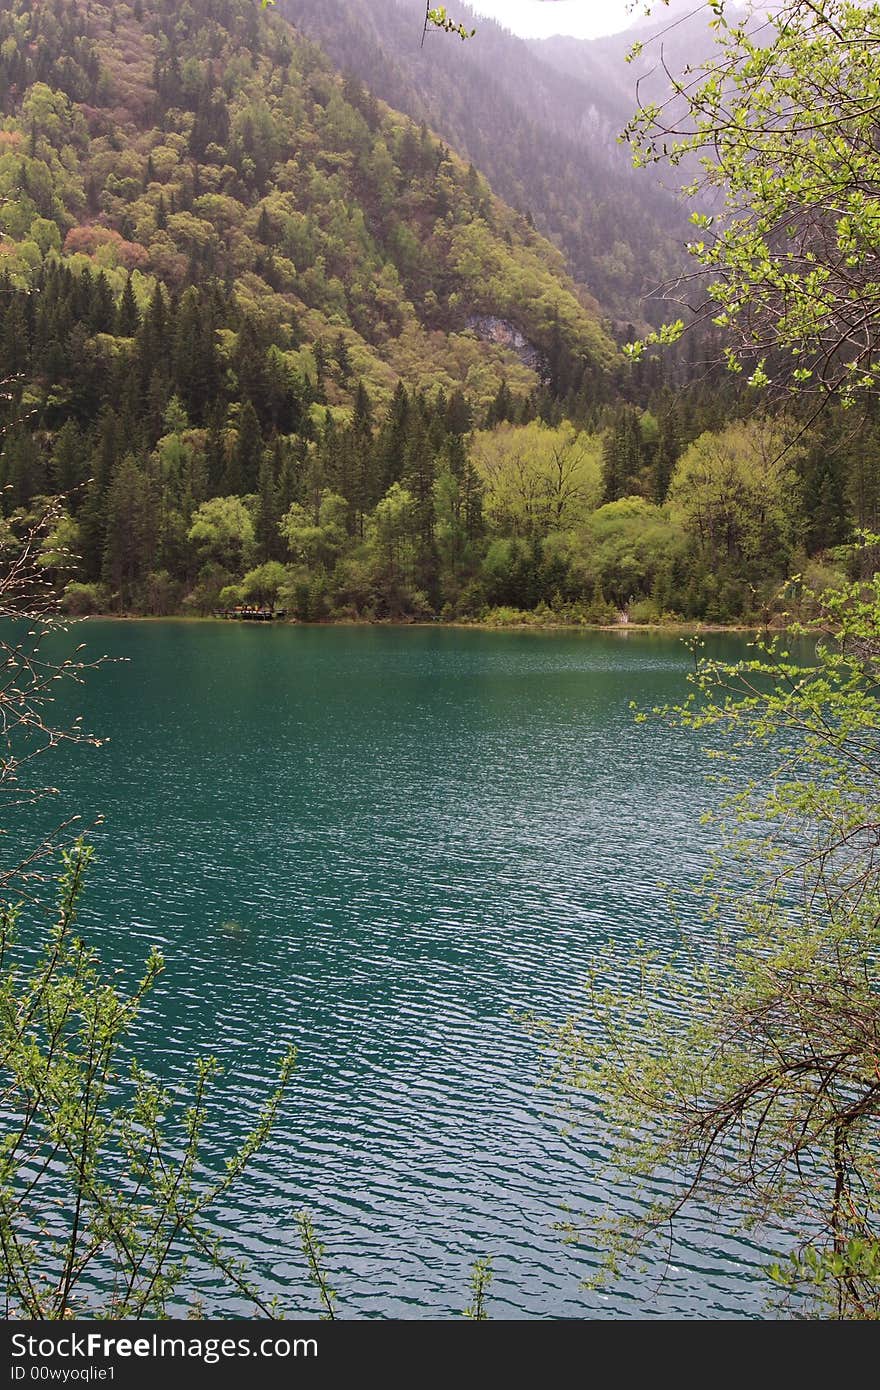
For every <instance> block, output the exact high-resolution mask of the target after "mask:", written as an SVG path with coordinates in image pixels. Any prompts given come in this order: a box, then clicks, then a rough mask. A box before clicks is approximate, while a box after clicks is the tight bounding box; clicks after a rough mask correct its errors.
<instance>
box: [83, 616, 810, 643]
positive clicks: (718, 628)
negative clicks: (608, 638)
mask: <svg viewBox="0 0 880 1390" xmlns="http://www.w3.org/2000/svg"><path fill="white" fill-rule="evenodd" d="M64 616H65V618H66V619H67V620H68V621H70V622H71V623H82V622H102V623H230V624H233V623H234V624H237V625H238V626H240V627H271V628H275V629H276V630H277V629H278V628H283V627H291V628H310V629H317V628H337V627H356V628H377V627H378V628H425V629H430V630H432V631H437V630H438V629H440V630H446V631H455V632H497V633H504V632H517V633H522V632H535V633H555V632H560V633H561V632H565V633H574V632H614V633H619V634H623V635H625V634H626V633H629V632H657V633H663V634H664V635H668V636H672V635H674V634H675V633H678V634H679V635H681V636H682V637H694V636H700V635H701V634H703V633H721V634H723V633H725V632H730V633H744V632H745V633H758V632H765V631H767V630H768V629H767V627H766V625H765V624H760V623H700V622H681V623H564V622H559V623H487V622H481V621H479V620H477V619H474V620H473V621H472V622H464V621H461V620H457V621H455V622H442V621H441V620H440V619H437V620H426V619H413V620H411V621H410V620H408V619H395V618H339V619H336V620H326V621H323V622H306V621H304V620H302V619H298V618H277V619H274V620H272V621H271V622H263V623H253V622H251V623H249V622H248V620H247V619H242V618H225V617H223V616H221V615H220V614H214V613H162V614H156V613H84V614H74V615H64ZM771 630H772V631H774V632H784V631H785V628H784V627H779V628H773V629H771Z"/></svg>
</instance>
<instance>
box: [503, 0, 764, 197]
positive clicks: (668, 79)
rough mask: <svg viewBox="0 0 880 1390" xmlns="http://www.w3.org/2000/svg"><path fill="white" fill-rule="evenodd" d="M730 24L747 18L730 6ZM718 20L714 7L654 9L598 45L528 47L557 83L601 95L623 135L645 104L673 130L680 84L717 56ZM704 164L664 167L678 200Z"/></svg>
mask: <svg viewBox="0 0 880 1390" xmlns="http://www.w3.org/2000/svg"><path fill="white" fill-rule="evenodd" d="M725 16H726V18H727V19H728V21H730V22H731V23H733V22H736V21H737V20H739V19H742V18H744V16H745V11H743V10H740V9H738V8H737V7H736V6H725ZM713 19H714V13H713V11H712V10H710V9H709V7H708V5H705V4H698V5H696V6H695V5H694V4H693V3H691V2H690V0H673V2H672V3H670V4H669V5H668V6H667V5H660V6H655V7H654V9H653V12H652V13H651V14H650V15H643V16H641V18H640V19H638V20H637V21H636V23H634V24H633V25H631V26H630V27H629V28H628V29H626V30H624V31H623V32H622V33H619V34H611V35H608V36H606V37H604V38H599V39H576V38H571V37H570V36H568V35H565V34H557V35H556V36H555V37H553V38H549V39H530V40H529V41H528V46H529V48H530V50H531V52H532V53H533V54H534V56H535V57H536V58H537V59H538V61H539V62H541V63H543V64H544V65H546V66H547V67H549V68H552V69H553V70H554V71H555V73H556V75H557V77H558V79H559V80H560V81H562V82H570V81H571V80H572V79H573V78H574V79H576V80H579V81H581V82H583V83H585V84H586V85H587V86H588V87H589V88H590V90H591V91H592V92H593V94H594V100H595V103H596V109H597V112H600V113H602V116H603V117H604V119H605V120H606V122H608V123H610V124H612V125H614V126H615V127H616V129H617V130H620V129H622V128H623V126H624V125H626V123H627V121H628V120H629V119H630V118H631V117H632V115H633V113H634V112H635V111H636V110H637V109H638V107H639V105H643V106H647V105H650V104H656V105H657V106H660V107H662V108H663V110H664V111H665V113H666V115H667V116H668V117H670V123H673V120H674V117H675V114H676V112H681V113H682V114H683V110H684V108H683V106H682V104H681V103H680V102H677V101H676V97H675V92H674V85H673V83H674V80H678V79H680V78H682V77H686V76H687V75H688V74H690V73H695V72H697V71H698V70H699V69H700V67H701V66H702V65H703V64H704V63H706V62H708V61H709V60H711V59H712V58H713V57H714V56H716V55H717V51H718V35H717V31H716V30H714V29H713V28H712V27H711V24H712V21H713ZM699 169H700V165H699V160H698V158H696V157H691V156H688V157H687V158H686V159H685V161H684V163H683V165H682V166H681V167H680V168H678V169H671V168H670V169H666V170H664V169H663V168H662V166H661V167H658V168H656V169H655V170H654V174H655V177H657V178H658V179H659V180H660V181H661V182H662V183H663V184H664V185H665V186H666V187H668V188H669V189H670V191H672V192H673V193H676V192H677V191H678V189H679V188H680V187H681V185H682V184H684V183H686V182H687V181H688V180H690V179H691V178H694V177H696V176H697V175H698V173H699Z"/></svg>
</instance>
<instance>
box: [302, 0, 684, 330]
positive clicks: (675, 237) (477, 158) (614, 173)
mask: <svg viewBox="0 0 880 1390" xmlns="http://www.w3.org/2000/svg"><path fill="white" fill-rule="evenodd" d="M281 5H282V8H283V9H284V12H285V13H286V14H288V15H289V16H290V17H291V19H292V20H293V22H294V23H295V24H297V25H298V26H299V27H300V28H301V29H302V30H303V32H304V33H306V34H308V35H309V36H310V37H312V38H314V39H315V40H316V41H317V42H319V43H320V44H321V45H322V47H323V48H324V49H325V50H326V51H327V53H329V54H330V56H331V57H332V59H333V61H334V63H335V64H336V65H337V67H339V68H340V69H342V70H343V71H346V72H350V73H352V74H354V75H356V76H357V77H358V78H359V79H360V80H361V81H363V82H364V83H365V84H366V85H367V86H368V87H369V88H370V89H371V90H372V91H373V92H374V93H375V94H376V95H377V96H379V97H381V98H383V99H384V100H386V101H389V102H390V103H391V104H392V105H393V106H395V107H397V108H398V109H400V110H403V111H406V112H407V113H408V114H409V115H410V116H412V117H413V119H414V120H417V121H420V122H421V121H424V122H425V123H426V125H427V126H428V127H430V128H431V129H433V130H436V131H437V132H438V133H439V134H440V135H441V136H442V137H443V139H444V140H446V141H448V142H449V144H450V145H451V146H452V147H453V148H454V149H456V150H457V151H458V152H459V153H460V154H461V155H462V156H463V157H464V158H465V159H469V160H471V161H472V162H473V163H474V165H475V166H476V167H477V169H479V171H480V172H481V173H482V174H484V175H485V176H486V177H487V178H488V180H489V182H490V183H491V185H492V187H493V188H494V189H495V191H496V192H497V193H498V194H500V195H501V197H503V198H504V199H506V201H507V202H508V203H509V204H511V205H512V206H513V207H516V208H519V209H521V210H522V211H523V212H524V213H526V214H527V215H528V216H529V217H531V218H532V219H533V221H534V224H535V226H536V227H537V228H539V230H540V231H542V232H543V233H544V234H545V235H547V236H548V237H550V238H551V240H552V241H553V242H554V243H555V244H556V245H557V246H558V247H559V248H560V249H561V250H562V251H563V252H564V254H565V256H566V258H567V261H568V265H569V268H570V270H571V273H572V274H573V276H574V277H575V278H576V279H577V280H578V281H580V282H581V283H583V284H584V285H586V286H587V287H588V289H589V291H590V293H591V294H592V295H593V296H595V298H596V299H597V300H598V301H599V302H600V303H601V304H602V306H603V308H604V309H605V310H606V311H607V312H608V313H609V314H611V315H612V316H613V317H614V318H615V319H617V320H618V321H619V322H620V323H621V324H626V323H628V322H630V321H633V322H637V323H641V322H643V321H645V320H649V321H651V320H656V319H658V318H662V317H663V312H662V306H661V307H658V306H657V305H655V304H653V303H652V300H651V299H650V298H649V296H650V295H651V294H652V292H653V291H655V290H656V288H657V287H658V285H660V284H662V283H663V282H664V281H665V280H667V279H668V278H670V276H671V275H672V274H673V273H674V271H675V269H676V268H677V267H678V266H679V265H680V263H681V258H682V252H681V248H682V245H683V243H684V241H685V239H686V236H687V220H686V216H685V214H684V212H683V211H682V208H681V206H680V204H679V203H678V202H677V201H676V200H675V199H674V198H673V197H671V196H670V194H669V193H668V192H667V190H665V189H664V188H662V187H661V186H660V184H659V182H658V180H657V179H656V177H655V176H653V175H652V174H651V173H650V172H647V171H644V170H634V169H632V168H631V166H630V162H629V158H628V155H627V153H626V152H625V150H623V149H622V148H621V147H620V146H619V145H618V143H617V139H616V137H617V133H618V132H619V131H620V129H621V127H622V126H623V124H624V123H625V121H626V119H627V117H628V115H629V114H630V113H631V110H632V102H631V100H630V99H629V98H628V96H627V95H626V90H625V82H626V73H627V71H628V70H627V67H626V63H625V61H624V55H623V53H621V54H620V55H619V61H618V59H617V58H615V60H614V62H613V63H612V64H609V63H608V62H606V61H605V60H604V59H603V60H602V61H601V62H598V61H597V62H596V63H588V64H585V65H584V69H583V71H580V70H579V68H578V64H577V62H573V63H572V64H571V65H570V66H569V67H568V68H567V69H566V70H565V71H561V70H560V66H559V64H558V63H557V61H556V50H555V49H554V48H551V49H548V54H547V57H546V58H545V57H544V56H543V55H542V53H541V52H540V50H539V49H538V47H537V46H536V45H530V44H528V43H527V42H526V41H525V40H522V39H519V38H517V37H516V36H515V35H513V34H511V33H509V32H508V31H507V30H505V29H503V28H502V27H501V26H500V25H498V24H496V23H494V22H493V21H491V20H487V19H484V18H482V17H480V16H477V15H475V14H473V13H472V12H471V11H470V10H468V9H467V7H466V6H462V5H458V6H456V8H455V17H456V19H458V18H459V17H461V18H462V19H463V20H464V22H465V24H468V25H474V26H476V28H477V37H476V38H475V39H474V40H472V41H470V42H468V43H460V42H456V41H453V42H450V40H449V39H448V38H447V37H446V36H444V35H440V34H429V35H428V36H427V39H426V42H425V44H424V46H423V47H422V46H421V35H422V23H421V18H420V16H423V15H424V7H423V6H422V5H421V4H420V3H418V0H384V3H383V4H381V5H376V4H373V3H371V0H281ZM618 69H620V74H619V76H618V75H617V72H618Z"/></svg>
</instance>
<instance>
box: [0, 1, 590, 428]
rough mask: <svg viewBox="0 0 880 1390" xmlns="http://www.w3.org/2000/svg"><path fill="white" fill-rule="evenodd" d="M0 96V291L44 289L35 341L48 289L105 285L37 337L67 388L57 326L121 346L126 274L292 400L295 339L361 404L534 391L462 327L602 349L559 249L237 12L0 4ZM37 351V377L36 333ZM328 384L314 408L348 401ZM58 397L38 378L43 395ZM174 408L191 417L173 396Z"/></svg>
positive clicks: (350, 88)
mask: <svg viewBox="0 0 880 1390" xmlns="http://www.w3.org/2000/svg"><path fill="white" fill-rule="evenodd" d="M0 102H2V116H3V121H2V129H0V150H2V155H0V197H2V199H3V202H2V206H0V227H2V230H3V231H4V232H5V234H6V235H5V237H4V240H3V243H2V248H0V255H2V265H3V270H4V275H5V279H6V283H7V286H8V287H9V288H10V289H12V290H16V289H17V290H21V291H26V290H28V289H30V288H32V287H33V285H34V283H35V277H36V279H37V280H41V285H40V288H41V295H42V297H41V300H40V304H41V306H42V312H38V311H37V310H36V307H35V305H31V307H30V311H29V312H30V313H31V314H36V318H35V320H34V331H35V332H37V333H38V335H40V334H42V333H44V332H45V331H46V327H47V325H46V322H45V320H46V313H47V310H46V306H47V305H48V304H49V303H51V302H54V301H55V300H56V299H58V298H59V297H60V298H61V299H65V298H66V299H68V300H69V298H70V296H69V294H67V293H66V292H65V291H62V290H61V289H59V286H60V284H61V280H63V279H64V278H65V275H66V271H67V270H70V271H72V272H73V273H74V275H75V278H76V279H77V281H80V280H81V274H82V272H83V271H88V272H89V275H90V276H91V277H92V278H93V280H100V285H99V287H98V289H97V290H95V289H94V285H91V286H90V287H89V294H90V295H92V294H96V295H97V296H98V299H100V301H101V302H100V303H97V301H96V303H95V305H94V307H93V309H91V310H90V311H89V315H87V316H86V320H85V321H84V320H83V318H82V316H81V315H79V314H78V311H77V309H76V307H72V306H71V305H68V309H69V310H70V313H71V314H72V318H71V320H70V322H69V323H67V322H65V324H64V325H63V331H62V330H61V329H56V330H53V335H52V339H51V340H50V342H51V346H52V348H53V352H52V353H50V354H49V357H50V365H52V364H53V363H55V365H56V366H57V368H58V369H59V370H61V371H62V377H63V370H62V369H63V365H64V364H62V363H61V362H60V361H56V359H57V357H58V353H57V351H55V349H59V350H60V351H61V353H62V355H64V345H65V342H66V339H67V336H68V334H69V331H70V330H71V329H72V328H73V327H74V326H75V325H76V326H78V327H79V328H81V329H82V330H83V332H84V333H85V335H86V337H87V338H88V339H89V341H90V344H91V347H90V351H92V352H97V354H98V358H100V359H101V361H102V362H103V363H104V365H106V364H107V362H109V361H116V360H118V359H119V358H120V356H122V357H124V356H125V352H124V351H123V350H122V349H121V348H120V347H119V341H120V340H122V341H128V340H129V339H130V338H131V337H132V335H131V334H130V333H129V332H128V331H123V330H128V329H129V328H130V327H131V323H130V322H129V321H130V320H131V319H132V312H131V305H130V304H129V305H128V307H127V310H126V321H125V322H123V321H122V320H121V319H120V317H119V315H120V312H121V310H120V305H121V295H122V291H123V288H124V286H125V285H126V284H127V283H128V279H129V274H130V275H131V286H130V294H131V295H132V296H133V298H134V301H135V307H136V308H137V309H138V310H139V311H140V312H141V313H143V311H145V310H146V308H147V306H148V304H149V303H150V302H151V300H152V298H153V295H154V292H155V287H156V284H157V283H158V284H161V285H162V286H163V287H164V288H165V289H166V290H167V291H168V292H169V294H171V295H176V296H182V295H184V294H185V293H186V291H187V290H188V289H190V288H192V287H195V290H196V293H195V295H192V294H190V295H189V297H188V298H187V304H188V305H189V306H193V305H196V304H197V305H199V306H200V309H199V313H198V314H197V315H196V317H200V318H204V316H205V315H206V314H207V315H210V316H213V319H214V320H216V322H215V327H216V328H218V329H219V330H221V334H222V332H224V331H225V332H226V333H228V334H230V335H232V336H230V337H229V338H228V340H224V339H223V337H222V336H221V338H220V339H219V340H218V344H217V347H216V349H214V350H212V351H211V352H209V354H208V356H209V357H211V356H213V355H214V351H215V350H216V351H219V352H220V361H219V362H218V364H217V367H216V370H217V371H220V370H221V368H222V369H228V367H229V366H230V365H231V359H232V357H234V355H235V352H236V351H237V350H238V349H239V348H240V346H241V344H240V342H239V339H240V336H241V332H242V324H243V321H245V320H246V321H247V325H248V326H247V328H246V329H245V330H244V332H245V335H246V336H247V335H248V334H256V335H257V336H258V337H261V340H262V339H265V342H264V343H263V348H264V350H265V348H267V347H268V346H269V345H270V343H274V344H275V345H276V347H277V348H278V350H279V351H280V352H281V353H282V354H284V369H285V370H286V371H288V372H289V373H290V374H292V377H293V378H296V379H297V381H298V390H299V392H300V394H302V393H303V392H304V391H306V382H307V380H310V381H311V383H312V385H313V386H314V385H315V384H316V381H317V376H318V374H319V364H318V363H316V361H315V356H314V344H315V343H316V342H320V341H321V340H322V339H323V340H324V342H325V343H326V344H327V345H328V346H329V344H330V342H331V340H332V341H335V340H336V339H337V338H339V336H340V335H341V339H342V342H343V343H344V345H345V346H346V348H347V349H348V352H349V354H350V356H351V358H352V363H353V366H352V371H351V376H352V378H355V377H358V376H362V377H364V379H365V381H366V382H367V384H368V386H371V387H373V388H374V389H375V391H376V392H377V393H378V394H379V395H380V396H382V395H383V394H384V395H385V396H386V397H388V396H390V394H391V392H392V391H393V388H394V383H395V381H396V379H397V377H398V376H402V377H404V379H405V380H406V381H407V383H408V384H411V385H414V386H418V385H420V384H427V383H428V382H430V384H432V385H436V384H437V383H438V382H439V383H440V384H443V385H446V386H448V387H450V388H452V387H454V386H455V385H457V384H463V385H464V384H466V385H467V386H468V388H469V389H470V391H471V393H472V394H473V395H474V396H476V397H477V398H480V397H482V398H483V399H488V398H489V397H490V396H491V395H492V394H493V393H494V391H495V390H496V389H497V387H498V385H499V383H500V381H501V379H502V376H503V375H505V374H507V375H508V376H509V377H510V378H512V379H513V380H515V382H516V384H517V386H519V387H520V388H521V389H528V387H529V386H530V385H534V384H535V382H536V376H535V374H534V372H533V371H531V370H529V369H527V368H525V367H523V366H522V365H520V364H519V363H518V361H517V359H516V356H515V355H514V354H512V353H506V354H505V353H504V352H503V351H499V350H498V349H497V348H495V347H493V346H491V345H488V344H486V345H485V346H483V345H480V344H479V343H478V342H477V341H476V340H475V337H474V334H473V333H472V332H468V322H469V320H470V319H471V318H472V316H473V315H475V314H483V315H494V316H497V317H499V318H501V319H505V320H508V319H509V320H511V321H512V323H513V324H514V326H515V327H516V329H518V330H519V331H520V332H521V334H522V335H523V337H524V338H525V339H526V340H527V341H528V342H529V343H531V344H533V345H534V346H535V347H536V348H537V349H538V350H543V351H544V352H547V351H550V350H552V349H554V348H555V350H556V351H559V349H560V346H561V345H564V347H565V349H566V350H567V351H569V352H571V353H573V354H576V355H578V356H580V357H582V358H583V359H585V360H589V361H591V362H593V363H594V364H596V365H601V364H607V363H608V362H609V361H610V360H611V357H612V351H613V350H612V346H611V344H610V342H609V341H608V339H607V337H606V336H605V334H604V333H603V331H602V329H601V327H600V325H599V321H598V317H597V313H596V309H595V306H594V305H592V304H591V303H589V302H588V301H586V300H584V299H583V298H582V297H579V296H578V294H577V292H576V290H575V287H574V285H573V284H572V282H571V281H570V280H569V279H568V278H567V277H566V275H565V273H564V269H563V265H562V260H561V258H560V257H559V255H558V254H555V253H554V252H553V250H552V248H551V247H550V246H548V245H547V244H546V243H545V242H543V241H542V240H541V238H540V237H538V236H537V235H536V234H535V233H534V232H533V231H532V229H531V228H530V227H529V226H528V225H527V224H526V223H525V221H524V220H523V219H522V218H521V217H519V216H517V215H515V214H514V213H512V212H510V211H509V210H508V209H507V208H505V207H504V206H503V205H502V204H501V203H500V202H499V201H498V200H497V199H496V198H494V197H493V196H492V194H491V192H490V190H489V188H488V186H487V185H486V183H485V181H484V180H483V179H481V178H480V177H479V176H478V175H477V174H476V173H475V171H474V170H472V169H470V170H469V169H468V167H467V166H466V165H464V164H462V163H461V161H459V160H458V159H457V158H456V157H455V156H454V155H452V154H450V153H449V151H448V150H447V149H446V148H445V147H444V146H443V145H441V144H440V142H439V141H438V140H436V139H435V138H434V137H433V136H432V135H430V134H429V133H428V131H427V130H425V129H422V130H419V129H418V128H416V127H414V126H413V125H412V123H411V122H410V121H408V120H407V119H406V118H404V117H401V116H398V115H395V114H393V113H391V112H389V111H387V110H386V109H385V108H383V107H381V106H380V105H379V104H378V103H377V102H376V101H375V100H374V99H373V98H372V97H369V96H368V95H367V94H366V92H365V91H364V90H363V88H362V87H361V86H360V85H359V84H357V83H348V84H346V85H343V83H342V82H341V80H340V79H339V78H338V77H337V76H336V75H335V74H334V72H333V71H332V69H331V68H330V67H329V65H328V64H327V62H326V60H325V59H324V58H323V57H322V56H321V54H320V53H319V52H318V51H317V50H316V49H315V48H313V47H312V46H311V45H309V44H308V43H305V42H303V41H301V40H299V39H298V38H297V36H296V35H295V34H294V33H293V31H292V30H291V29H290V27H289V26H288V25H287V24H285V23H284V22H283V21H282V20H280V19H276V18H275V17H273V16H271V15H267V14H265V13H263V12H261V11H260V10H259V8H258V7H256V6H254V5H253V4H252V3H251V2H250V0H193V3H189V4H187V5H185V6H183V7H180V6H177V5H175V4H173V3H170V0H153V3H149V4H144V3H142V0H134V4H133V6H132V7H129V6H127V5H117V4H115V5H112V6H111V5H102V4H100V3H89V4H85V3H64V2H63V0H59V3H57V4H56V3H51V4H48V5H39V4H30V3H25V2H24V0H14V3H13V4H12V5H11V6H9V7H8V8H7V9H6V10H5V11H4V12H3V14H2V15H0ZM102 272H103V274H102ZM59 276H60V277H61V279H59ZM23 311H24V306H23V305H19V306H18V310H17V311H16V312H19V313H20V312H23ZM189 311H190V310H188V312H189ZM38 320H39V321H38ZM447 334H451V335H452V336H451V337H447ZM108 335H109V337H110V338H111V339H115V340H116V341H115V343H114V344H111V343H108V342H106V341H104V338H106V337H107V336H108ZM34 345H35V346H36V347H38V348H39V357H40V362H41V375H42V376H43V378H45V363H46V351H45V349H46V348H47V347H48V346H50V344H49V343H45V342H43V341H41V340H40V338H39V337H38V339H36V340H35V343H34ZM224 349H225V350H224ZM105 359H106V360H105ZM537 360H538V358H537V357H536V356H534V357H533V358H532V361H537ZM68 365H69V364H68ZM27 366H28V363H27V362H22V361H20V360H15V361H8V360H3V361H2V362H0V370H9V369H10V368H14V369H15V370H21V369H22V368H23V367H24V368H25V369H27ZM211 370H214V369H211ZM234 374H235V372H234V367H233V375H234ZM56 375H57V372H56ZM75 375H77V376H78V375H79V374H78V373H77V374H75ZM345 375H348V373H345ZM240 384H241V383H240V382H239V383H238V385H240ZM337 384H338V385H339V386H340V387H341V388H342V389H341V391H337V392H335V391H334V389H333V383H332V382H331V383H330V386H329V391H330V396H331V400H332V399H333V398H334V396H335V397H338V398H339V399H341V400H344V399H346V397H347V395H349V396H350V392H349V393H347V392H346V390H345V388H346V386H347V385H348V383H347V382H340V383H337ZM77 385H78V382H77V381H74V380H62V381H59V382H57V383H56V386H57V387H58V388H62V391H61V393H62V394H63V389H65V388H66V389H73V390H74V391H75V390H76V389H77ZM184 394H186V392H185V393H184ZM58 395H59V391H58V390H56V391H55V396H56V397H57V396H58ZM59 403H60V402H59V400H57V399H56V400H55V405H56V406H58V405H59ZM189 404H190V405H192V406H193V407H195V408H196V413H197V414H200V413H201V411H202V409H203V406H204V402H202V403H200V404H198V405H197V403H196V401H195V399H194V398H193V396H192V392H191V391H190V392H189Z"/></svg>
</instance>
